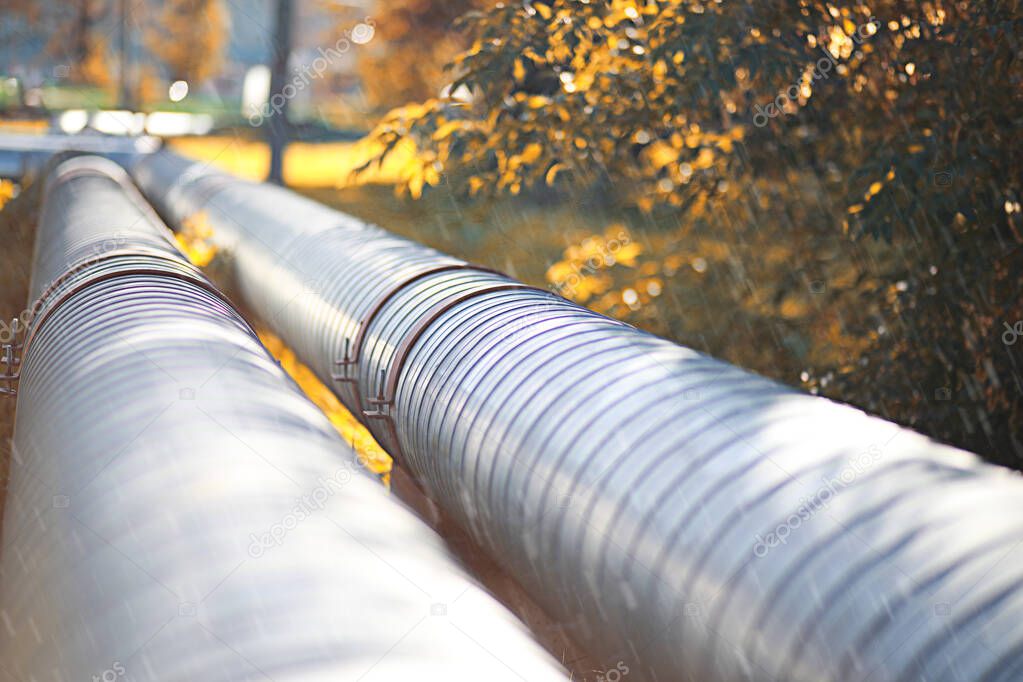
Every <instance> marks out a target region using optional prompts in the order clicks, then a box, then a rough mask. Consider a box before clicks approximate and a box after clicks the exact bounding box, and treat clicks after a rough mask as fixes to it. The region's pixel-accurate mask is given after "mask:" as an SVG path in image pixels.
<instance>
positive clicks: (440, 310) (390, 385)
mask: <svg viewBox="0 0 1023 682" xmlns="http://www.w3.org/2000/svg"><path fill="white" fill-rule="evenodd" d="M522 289H526V290H532V291H541V292H543V293H549V292H547V291H545V290H544V289H538V288H537V287H531V286H529V285H528V284H520V283H519V282H500V283H495V284H492V285H490V286H486V287H483V288H480V289H475V290H473V291H467V292H464V293H462V294H459V295H458V296H453V297H451V298H448V299H445V300H443V301H440V302H439V303H437V304H436V305H434V306H433V307H432V308H430V309H429V310H428V311H426V314H425V315H423V317H421V318H420V319H419V321H418V322H417V323H416V325H415V326H414V327H413V328H412V329H411V330H409V333H408V334H406V335H405V337H404V338H403V339H402V342H401V344H400V345H399V346H398V348H397V349H396V350H395V352H394V357H393V358H391V367H390V372H389V373H388V370H386V369H381V370H380V379H379V382H378V384H377V394H376V397H374V398H370V399H369V400H368V401H367V402H369V403H370V404H371V405H375V406H376V409H375V410H364V409H361V407H360V411H361V413H362V416H363V417H365V418H366V419H385V420H387V426H388V429H389V430H390V432H391V436H392V438H393V451H392V452H391V454H392V455H393V456H394V458H395V460H397V461H399V462H401V461H403V460H404V455H403V454H402V452H401V443H400V441H399V439H398V429H397V426H396V425H395V423H394V417H393V415H392V414H391V410H390V408H392V407H394V401H395V398H396V397H397V392H398V379H399V377H400V376H401V371H402V369H403V368H404V366H405V361H406V360H407V359H408V356H409V354H410V353H411V351H412V347H413V346H415V344H416V342H417V341H418V340H419V338H420V337H421V336H422V335H423V333H424V332H425V331H426V330H427V328H428V327H429V326H430V325H431V324H433V323H434V322H435V321H436V320H437V318H439V317H440V316H441V315H443V314H444V313H446V312H447V311H449V310H451V309H452V308H454V307H455V306H456V305H458V304H460V303H464V302H465V301H468V300H471V299H473V298H476V297H478V296H483V295H484V294H492V293H495V292H498V291H511V290H522ZM360 405H361V402H360Z"/></svg>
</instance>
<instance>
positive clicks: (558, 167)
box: [544, 163, 565, 186]
mask: <svg viewBox="0 0 1023 682" xmlns="http://www.w3.org/2000/svg"><path fill="white" fill-rule="evenodd" d="M564 169H565V164H563V163H556V164H554V165H553V166H551V167H550V168H548V169H547V175H545V176H544V182H546V183H547V185H548V186H550V185H553V184H554V180H555V178H557V177H558V173H560V172H561V171H562V170H564Z"/></svg>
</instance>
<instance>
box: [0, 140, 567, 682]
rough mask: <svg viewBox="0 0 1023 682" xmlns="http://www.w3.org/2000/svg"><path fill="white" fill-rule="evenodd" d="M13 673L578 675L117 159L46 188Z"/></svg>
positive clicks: (7, 577) (19, 504)
mask: <svg viewBox="0 0 1023 682" xmlns="http://www.w3.org/2000/svg"><path fill="white" fill-rule="evenodd" d="M46 189H47V196H46V199H45V205H44V210H43V214H42V219H41V224H40V228H39V235H38V242H37V244H38V246H37V249H36V254H35V278H34V282H33V284H32V294H33V297H34V298H35V297H41V298H42V304H41V306H38V307H37V314H36V316H35V318H34V320H33V325H32V328H31V330H30V332H29V339H28V341H27V346H26V350H25V357H24V363H23V365H22V368H23V371H22V374H21V380H20V393H19V397H18V406H17V407H18V410H17V424H16V429H15V446H16V451H15V457H14V461H13V463H12V469H11V482H10V489H9V492H8V500H7V509H6V515H5V519H4V534H3V543H4V544H3V547H2V550H0V551H2V563H0V679H2V680H4V681H5V682H7V681H10V680H17V681H18V682H28V681H30V680H32V681H36V682H44V681H45V682H50V681H54V682H56V681H62V682H66V681H69V680H88V679H93V680H97V679H101V680H106V681H108V682H109V681H113V680H121V679H124V680H160V681H166V680H203V681H222V680H250V679H251V680H267V679H271V680H277V681H278V682H280V681H282V680H299V679H301V680H330V681H331V682H335V681H337V680H366V681H369V680H389V681H390V680H416V679H420V680H465V681H472V682H476V681H477V680H480V679H484V680H491V679H501V680H520V679H523V678H524V679H529V680H564V679H566V677H565V676H564V674H563V673H562V672H561V670H560V668H559V666H558V665H557V664H556V663H555V662H554V661H553V660H552V659H551V658H550V657H549V656H548V654H547V653H546V652H545V651H543V650H542V649H541V648H540V647H539V645H537V644H536V643H535V642H534V641H533V640H532V638H531V637H530V635H529V634H528V633H527V632H526V631H525V630H524V628H523V627H522V626H521V625H520V624H519V623H518V621H516V620H515V619H514V617H513V616H512V615H511V614H510V613H509V612H507V611H506V610H505V609H504V608H503V607H502V606H500V605H499V604H498V603H497V602H495V601H494V600H493V599H492V598H491V597H490V596H489V595H487V594H486V593H484V592H482V591H481V590H480V589H479V588H478V587H476V586H475V583H474V582H473V581H472V580H470V579H469V578H468V577H467V576H466V575H465V574H464V573H463V572H462V571H461V569H460V568H458V567H457V566H456V564H455V563H454V562H453V560H452V559H451V558H450V556H449V555H448V554H447V553H446V550H445V549H444V547H443V544H442V542H441V541H440V539H439V538H438V537H437V536H436V535H434V534H433V533H432V531H430V530H429V529H428V528H427V527H426V526H425V525H424V524H423V523H422V522H421V521H419V520H418V519H417V518H416V517H415V516H414V515H412V513H411V512H409V511H408V510H406V509H405V508H404V507H402V506H401V505H400V504H399V503H398V502H397V501H395V500H394V499H393V498H391V497H390V496H389V495H388V494H387V493H386V491H385V490H384V489H383V487H382V486H380V485H379V484H378V483H376V482H374V481H373V480H372V479H371V478H370V477H369V476H367V475H365V474H364V473H362V472H361V471H360V470H359V466H358V464H357V463H356V461H357V460H356V459H355V456H354V454H353V453H352V451H351V450H350V449H349V448H348V447H347V446H346V445H345V444H344V443H343V442H342V441H341V440H340V438H339V436H338V435H337V433H336V432H335V431H334V430H333V429H332V427H331V426H330V424H329V423H328V421H327V419H326V417H325V416H324V415H323V414H322V413H321V412H319V411H318V410H317V409H316V408H315V407H314V406H313V405H312V403H310V402H309V401H308V400H307V399H306V398H305V396H304V395H302V393H301V392H300V390H299V389H298V387H297V386H296V385H295V384H294V383H292V382H291V381H290V380H289V379H287V377H286V375H285V374H284V373H283V371H282V370H281V369H280V367H279V366H278V365H277V364H276V363H275V362H274V360H273V359H272V358H271V357H270V356H269V354H268V353H267V352H266V350H265V349H264V348H263V347H262V346H261V345H260V343H259V341H258V339H257V338H256V337H255V335H254V334H253V333H252V331H251V330H250V329H249V327H248V326H247V325H246V324H245V323H244V322H243V321H242V319H241V318H240V317H239V315H238V314H237V313H236V312H235V310H234V309H233V308H232V307H231V306H230V304H229V303H227V302H226V301H225V300H224V299H223V298H222V296H221V295H220V294H219V293H217V291H216V290H215V289H214V288H213V287H212V285H211V284H210V283H209V282H208V281H207V280H206V279H205V278H204V277H203V275H202V274H200V273H199V272H198V271H197V270H195V269H194V268H193V267H192V266H190V265H189V264H187V262H186V261H185V260H184V258H183V256H181V255H180V253H178V251H177V250H176V249H175V247H174V246H173V244H172V242H171V241H170V239H169V234H170V233H169V231H168V230H167V229H166V227H164V226H163V225H162V224H161V223H160V222H159V221H158V219H157V218H156V216H155V214H153V213H152V212H150V211H149V210H148V208H147V206H146V205H145V204H144V202H143V201H142V199H141V197H140V196H139V195H137V194H134V193H133V192H135V190H134V189H133V188H132V187H131V186H129V185H128V184H127V176H126V174H125V173H124V172H123V171H122V170H121V169H120V168H118V167H117V166H116V165H114V164H112V163H111V162H107V161H103V160H100V159H96V158H94V157H85V158H78V159H74V160H72V161H69V162H65V163H63V164H62V165H60V166H59V167H58V168H57V169H56V170H55V171H54V173H53V174H52V175H51V177H50V178H49V181H48V184H47V188H46Z"/></svg>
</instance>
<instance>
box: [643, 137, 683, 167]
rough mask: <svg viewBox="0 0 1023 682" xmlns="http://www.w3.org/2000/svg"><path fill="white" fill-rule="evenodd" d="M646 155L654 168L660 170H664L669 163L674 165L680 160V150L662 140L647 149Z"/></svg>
mask: <svg viewBox="0 0 1023 682" xmlns="http://www.w3.org/2000/svg"><path fill="white" fill-rule="evenodd" d="M646 154H647V158H649V159H650V163H651V164H653V166H654V168H658V169H660V168H664V167H665V166H667V165H668V164H669V163H674V162H675V161H676V160H677V159H678V150H676V149H674V148H673V147H672V146H671V145H670V144H667V143H666V142H662V141H660V140H658V141H657V142H654V143H653V144H651V145H650V146H649V147H647V149H646Z"/></svg>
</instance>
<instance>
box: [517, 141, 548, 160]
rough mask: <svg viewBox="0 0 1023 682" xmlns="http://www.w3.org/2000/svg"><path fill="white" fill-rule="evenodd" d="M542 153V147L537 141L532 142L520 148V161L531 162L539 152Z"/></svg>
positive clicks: (538, 155) (536, 157)
mask: <svg viewBox="0 0 1023 682" xmlns="http://www.w3.org/2000/svg"><path fill="white" fill-rule="evenodd" d="M542 153H543V147H541V146H540V145H539V144H538V143H536V142H532V143H530V144H527V145H526V148H525V149H523V150H522V162H523V163H533V162H534V161H536V160H537V159H538V158H540V154H542Z"/></svg>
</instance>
